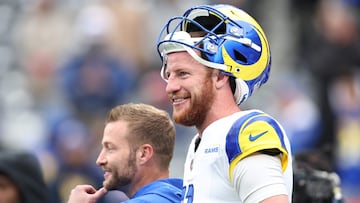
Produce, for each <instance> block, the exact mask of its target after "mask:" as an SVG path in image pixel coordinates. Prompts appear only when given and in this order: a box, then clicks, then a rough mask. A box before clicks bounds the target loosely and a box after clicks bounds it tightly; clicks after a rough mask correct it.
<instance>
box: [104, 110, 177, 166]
mask: <svg viewBox="0 0 360 203" xmlns="http://www.w3.org/2000/svg"><path fill="white" fill-rule="evenodd" d="M119 120H122V121H126V122H127V123H128V135H127V140H128V141H129V144H130V146H131V147H132V148H133V149H134V148H135V149H137V148H138V147H139V146H140V145H142V144H150V145H151V146H152V147H153V149H154V154H155V156H154V158H155V160H157V161H158V163H159V165H160V167H161V168H163V169H167V168H168V167H169V164H170V161H171V159H172V156H173V151H174V145H175V127H174V124H173V122H172V120H171V119H170V117H169V114H168V113H167V112H166V111H164V110H160V109H158V108H156V107H153V106H151V105H147V104H142V103H138V104H134V103H128V104H123V105H119V106H116V107H114V108H113V109H112V110H111V111H110V112H109V114H108V117H107V120H106V123H110V122H115V121H119Z"/></svg>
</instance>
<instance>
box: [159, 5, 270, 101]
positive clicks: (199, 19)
mask: <svg viewBox="0 0 360 203" xmlns="http://www.w3.org/2000/svg"><path fill="white" fill-rule="evenodd" d="M199 36H200V37H199ZM157 49H158V52H159V54H160V57H161V59H162V60H163V67H162V70H161V76H162V78H163V79H164V80H166V74H164V73H165V71H166V60H165V58H166V55H167V54H169V53H172V52H179V51H187V52H188V53H189V54H190V55H191V56H192V57H193V58H194V59H195V60H197V61H198V62H199V63H201V64H203V65H205V66H207V67H209V68H215V69H219V70H221V71H222V72H223V73H224V74H227V75H229V76H231V77H233V78H234V79H235V88H234V90H233V93H234V98H235V100H236V103H237V104H238V105H240V104H241V103H242V102H244V101H245V100H246V99H247V98H248V97H249V96H251V95H252V93H253V92H254V91H255V90H256V89H257V88H259V87H260V86H261V85H263V84H264V83H266V81H267V80H268V77H269V73H270V67H271V54H270V48H269V43H268V40H267V39H266V36H265V33H264V31H263V29H262V28H261V27H260V25H259V24H258V23H257V22H256V20H255V19H254V18H252V17H251V16H250V15H249V14H247V13H246V12H244V11H243V10H241V9H239V8H236V7H234V6H230V5H224V4H217V5H211V6H208V5H205V6H196V7H192V8H190V9H188V10H187V11H185V13H184V14H183V16H177V17H173V18H171V19H170V20H169V21H168V22H167V24H166V25H165V26H164V27H163V29H162V30H161V32H160V35H159V38H158V44H157ZM194 50H198V51H200V52H201V56H199V55H198V54H196V52H195V51H194Z"/></svg>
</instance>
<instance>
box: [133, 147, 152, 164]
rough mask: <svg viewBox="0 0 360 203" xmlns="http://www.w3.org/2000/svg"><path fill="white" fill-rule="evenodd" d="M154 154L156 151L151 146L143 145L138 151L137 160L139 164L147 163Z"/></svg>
mask: <svg viewBox="0 0 360 203" xmlns="http://www.w3.org/2000/svg"><path fill="white" fill-rule="evenodd" d="M153 154H154V149H153V147H152V146H151V145H149V144H143V145H141V146H140V147H139V149H138V150H137V151H136V156H137V159H138V160H139V164H144V163H146V162H147V161H148V160H149V159H151V158H152V156H153Z"/></svg>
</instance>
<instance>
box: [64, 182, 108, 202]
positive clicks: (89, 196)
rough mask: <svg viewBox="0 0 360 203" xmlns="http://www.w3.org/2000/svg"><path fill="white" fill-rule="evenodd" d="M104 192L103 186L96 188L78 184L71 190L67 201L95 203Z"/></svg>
mask: <svg viewBox="0 0 360 203" xmlns="http://www.w3.org/2000/svg"><path fill="white" fill-rule="evenodd" d="M106 192H107V191H106V189H105V188H100V189H99V190H96V189H95V188H94V187H93V186H91V185H78V186H76V187H75V188H74V189H72V190H71V193H70V197H69V200H68V202H67V203H96V201H97V200H98V199H100V198H101V197H102V196H104V195H105V194H106Z"/></svg>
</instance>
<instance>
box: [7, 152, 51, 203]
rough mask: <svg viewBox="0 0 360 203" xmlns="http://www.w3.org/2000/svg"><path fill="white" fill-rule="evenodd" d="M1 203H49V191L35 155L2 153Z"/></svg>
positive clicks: (28, 153)
mask: <svg viewBox="0 0 360 203" xmlns="http://www.w3.org/2000/svg"><path fill="white" fill-rule="evenodd" d="M0 202H1V203H30V202H31V203H48V191H47V187H46V184H45V181H44V179H43V174H42V171H41V168H40V164H39V162H38V160H37V158H36V156H35V155H33V154H31V153H30V152H25V151H1V152H0Z"/></svg>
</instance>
